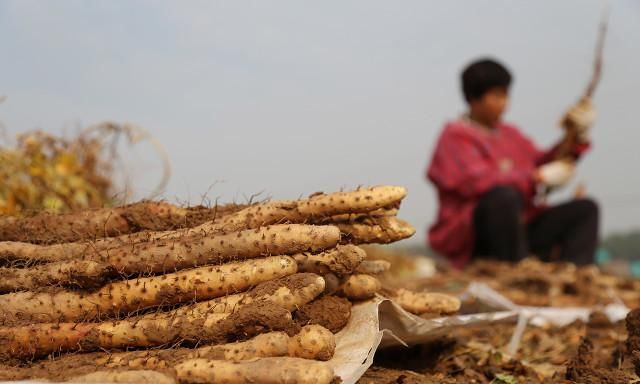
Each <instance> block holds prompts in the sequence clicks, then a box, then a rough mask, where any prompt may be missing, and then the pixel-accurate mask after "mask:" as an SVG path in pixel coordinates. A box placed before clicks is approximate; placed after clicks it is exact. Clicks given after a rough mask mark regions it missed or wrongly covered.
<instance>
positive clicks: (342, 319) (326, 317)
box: [294, 296, 351, 333]
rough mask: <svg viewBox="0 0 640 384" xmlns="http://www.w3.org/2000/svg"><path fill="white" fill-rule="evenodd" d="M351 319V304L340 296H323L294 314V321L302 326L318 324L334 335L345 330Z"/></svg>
mask: <svg viewBox="0 0 640 384" xmlns="http://www.w3.org/2000/svg"><path fill="white" fill-rule="evenodd" d="M349 317H351V302H350V301H349V300H347V299H345V298H343V297H338V296H323V297H321V298H319V299H317V300H314V301H312V302H310V303H308V304H305V305H303V306H302V307H300V309H298V310H297V311H296V312H295V314H294V319H295V321H296V323H297V324H298V325H300V326H305V325H308V324H318V325H321V326H323V327H325V328H327V329H328V330H330V331H331V332H333V333H336V332H338V331H340V330H341V329H342V328H344V327H345V326H346V325H347V322H348V321H349Z"/></svg>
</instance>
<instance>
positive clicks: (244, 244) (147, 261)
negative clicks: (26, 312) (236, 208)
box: [0, 224, 340, 273]
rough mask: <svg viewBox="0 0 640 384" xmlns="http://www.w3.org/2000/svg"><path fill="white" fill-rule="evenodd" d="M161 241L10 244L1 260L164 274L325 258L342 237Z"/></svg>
mask: <svg viewBox="0 0 640 384" xmlns="http://www.w3.org/2000/svg"><path fill="white" fill-rule="evenodd" d="M141 236H142V235H141ZM158 237H160V236H159V235H158V234H155V233H151V234H150V235H149V238H148V239H143V238H140V239H139V240H138V241H136V242H133V243H130V244H129V243H121V242H119V241H118V240H117V239H115V240H114V239H109V240H101V241H97V242H94V243H90V244H89V243H69V244H55V245H49V246H45V245H33V244H26V243H15V242H14V243H6V242H5V243H0V258H1V259H3V260H4V261H5V263H6V262H11V261H13V262H16V261H19V262H22V263H23V264H24V263H26V264H37V263H51V262H56V261H65V260H69V261H72V260H78V259H80V260H90V261H96V262H100V263H104V264H108V265H111V266H113V267H115V268H116V270H118V271H119V272H122V273H146V272H153V273H161V272H173V271H175V270H177V269H184V268H192V267H196V266H201V265H207V264H219V263H221V262H224V261H228V260H232V259H233V260H238V259H250V258H256V257H260V256H269V255H289V254H295V253H299V252H319V251H322V250H324V249H329V248H333V247H334V246H335V245H336V244H337V243H338V241H339V240H340V231H339V230H338V229H337V228H336V227H333V226H326V225H325V226H314V225H302V224H290V225H273V226H268V227H262V228H258V229H252V230H244V231H239V232H233V233H226V234H223V233H217V234H210V235H204V234H199V233H192V234H190V235H187V234H185V233H184V232H183V231H173V232H169V233H167V234H165V235H163V236H161V237H160V238H158Z"/></svg>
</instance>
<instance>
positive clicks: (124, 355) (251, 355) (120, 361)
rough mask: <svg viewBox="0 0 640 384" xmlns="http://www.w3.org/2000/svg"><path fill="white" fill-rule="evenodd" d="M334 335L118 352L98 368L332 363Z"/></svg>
mask: <svg viewBox="0 0 640 384" xmlns="http://www.w3.org/2000/svg"><path fill="white" fill-rule="evenodd" d="M335 347H336V343H335V336H334V335H333V333H331V332H330V331H329V330H327V329H326V328H323V327H320V326H319V325H309V326H305V327H303V328H302V329H301V330H300V332H298V333H297V334H296V335H294V336H291V337H289V335H287V333H285V332H280V331H273V332H268V333H263V334H259V335H257V336H255V337H253V338H251V339H249V340H247V341H239V342H235V343H228V344H220V345H208V346H205V347H199V348H195V349H189V348H174V349H160V350H148V351H133V352H116V353H111V354H109V355H103V356H98V357H96V358H95V359H94V362H95V365H96V366H99V367H105V368H112V369H118V368H127V369H167V368H171V367H173V366H175V365H176V364H178V363H180V362H182V361H185V360H190V359H207V360H230V361H239V360H250V359H255V358H260V357H278V356H290V357H299V358H303V359H312V360H329V359H331V357H333V354H334V352H335Z"/></svg>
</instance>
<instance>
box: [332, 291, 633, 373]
mask: <svg viewBox="0 0 640 384" xmlns="http://www.w3.org/2000/svg"><path fill="white" fill-rule="evenodd" d="M461 298H462V299H463V300H464V299H469V298H474V299H476V300H478V301H480V302H482V303H483V304H486V305H487V306H489V307H492V308H494V310H495V312H486V313H477V314H470V315H458V316H448V317H442V318H436V319H423V318H421V317H419V316H415V315H413V314H411V313H409V312H407V311H405V310H404V309H402V308H400V306H398V305H397V304H395V303H394V302H393V301H391V300H388V299H385V298H382V297H378V298H376V299H372V300H369V301H367V302H364V303H360V304H357V305H354V307H353V309H352V314H351V319H350V320H349V323H348V324H347V326H346V327H345V328H344V329H343V330H342V331H340V332H339V333H338V334H337V335H336V344H337V345H336V353H335V356H334V358H333V359H332V360H331V361H330V362H329V364H331V366H332V367H333V368H334V371H335V373H336V374H337V375H338V376H340V377H341V378H342V380H343V382H344V383H345V384H352V383H355V382H356V381H357V380H358V379H359V378H360V377H361V376H362V374H364V372H365V371H366V370H367V369H368V368H369V367H370V366H371V364H372V363H373V357H374V355H375V351H376V350H377V349H378V348H384V347H388V346H395V345H415V344H420V343H425V342H429V341H431V340H433V339H436V338H439V337H442V336H443V335H446V334H448V333H449V332H450V331H451V330H452V329H454V328H457V327H466V326H471V325H482V324H491V323H496V322H504V321H509V322H516V321H517V326H516V329H515V331H514V335H513V338H512V340H511V342H510V343H509V346H508V350H510V351H511V352H512V353H513V352H515V351H517V349H518V345H519V342H520V337H521V335H522V332H523V331H524V328H525V327H526V326H527V325H528V324H531V325H534V326H542V325H547V324H552V325H555V326H564V325H567V324H569V323H571V322H573V321H575V320H582V321H587V320H588V318H589V315H590V314H591V312H593V310H594V309H599V310H601V311H602V312H604V313H605V314H606V315H607V316H608V317H609V319H610V320H611V321H619V320H622V319H624V318H625V316H626V315H627V313H628V312H629V309H628V308H627V307H626V306H624V305H623V304H621V303H614V304H609V305H606V306H602V307H598V308H583V307H568V308H553V307H527V306H519V305H516V304H514V303H513V302H511V301H510V300H509V299H507V298H506V297H504V296H503V295H501V294H500V293H498V292H496V291H495V290H493V289H492V288H490V287H489V286H488V285H486V284H484V283H472V284H470V285H469V287H468V288H467V290H466V292H465V293H464V294H463V295H462V297H461Z"/></svg>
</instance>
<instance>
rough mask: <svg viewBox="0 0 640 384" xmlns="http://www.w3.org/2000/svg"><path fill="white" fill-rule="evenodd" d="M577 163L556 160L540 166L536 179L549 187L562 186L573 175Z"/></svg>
mask: <svg viewBox="0 0 640 384" xmlns="http://www.w3.org/2000/svg"><path fill="white" fill-rule="evenodd" d="M574 171H575V165H574V164H573V162H571V161H567V160H556V161H552V162H550V163H548V164H545V165H542V166H540V167H538V169H537V170H536V176H535V178H536V181H537V182H538V183H540V184H543V185H546V186H547V187H552V188H553V187H561V186H563V185H565V184H566V183H567V182H569V180H571V177H573V174H574Z"/></svg>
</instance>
